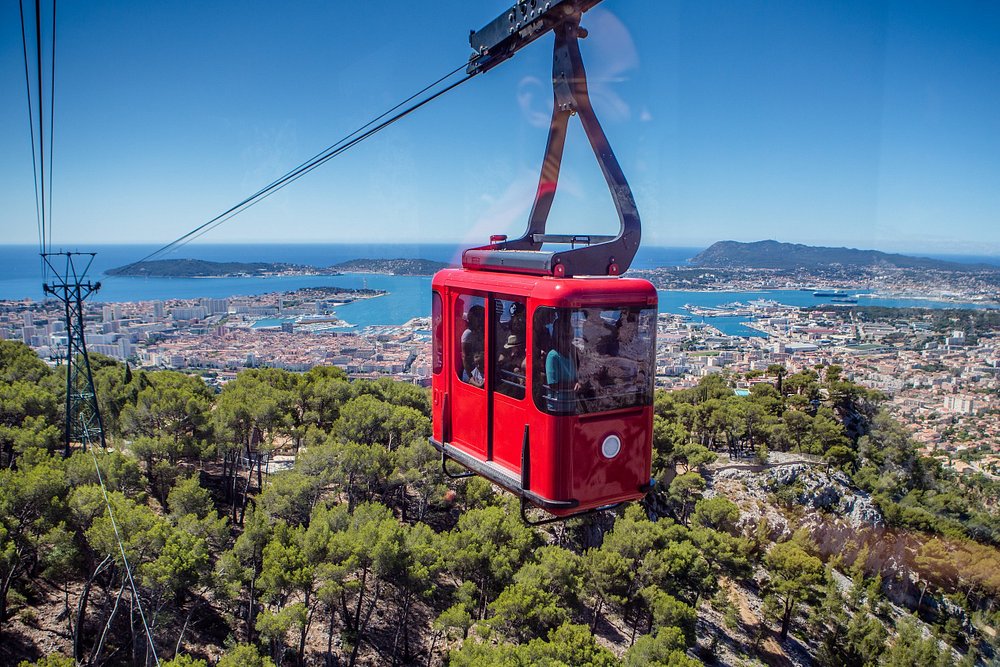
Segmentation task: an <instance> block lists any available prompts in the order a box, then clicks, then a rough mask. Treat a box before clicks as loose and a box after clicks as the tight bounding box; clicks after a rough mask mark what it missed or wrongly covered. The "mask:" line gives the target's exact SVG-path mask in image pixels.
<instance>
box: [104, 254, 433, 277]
mask: <svg viewBox="0 0 1000 667" xmlns="http://www.w3.org/2000/svg"><path fill="white" fill-rule="evenodd" d="M447 266H448V265H447V264H445V263H443V262H434V261H431V260H428V259H405V258H398V259H352V260H350V261H347V262H341V263H340V264H335V265H333V266H328V267H325V268H323V267H318V266H308V265H305V264H288V263H284V262H210V261H207V260H202V259H158V260H153V261H149V262H135V263H133V264H127V265H125V266H119V267H117V268H114V269H108V270H107V271H105V274H106V275H109V276H120V277H125V278H263V277H268V276H339V275H342V274H343V273H381V274H388V275H395V276H430V275H433V274H434V273H436V272H437V271H439V270H440V269H443V268H445V267H447Z"/></svg>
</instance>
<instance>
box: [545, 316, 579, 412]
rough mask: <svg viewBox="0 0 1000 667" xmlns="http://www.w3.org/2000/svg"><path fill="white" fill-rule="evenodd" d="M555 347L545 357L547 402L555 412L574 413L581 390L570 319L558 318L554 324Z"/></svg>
mask: <svg viewBox="0 0 1000 667" xmlns="http://www.w3.org/2000/svg"><path fill="white" fill-rule="evenodd" d="M553 338H554V345H553V347H552V349H551V350H549V352H548V354H547V355H546V357H545V384H546V385H547V387H548V392H547V400H548V405H549V409H550V410H552V411H553V412H573V411H574V410H575V409H576V398H577V397H576V394H577V392H578V391H579V390H580V382H579V380H578V379H577V372H576V369H577V365H576V359H575V357H576V355H575V354H574V352H575V349H574V347H573V326H572V323H571V322H570V320H569V318H568V317H558V318H557V319H556V321H555V323H554V324H553Z"/></svg>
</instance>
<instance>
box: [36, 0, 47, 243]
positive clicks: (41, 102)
mask: <svg viewBox="0 0 1000 667" xmlns="http://www.w3.org/2000/svg"><path fill="white" fill-rule="evenodd" d="M35 46H36V48H35V54H36V56H37V71H36V73H37V74H38V91H37V92H38V159H39V177H40V178H39V180H40V181H41V183H42V245H43V248H42V252H44V251H45V249H44V245H45V222H46V218H45V98H44V95H43V92H42V0H35Z"/></svg>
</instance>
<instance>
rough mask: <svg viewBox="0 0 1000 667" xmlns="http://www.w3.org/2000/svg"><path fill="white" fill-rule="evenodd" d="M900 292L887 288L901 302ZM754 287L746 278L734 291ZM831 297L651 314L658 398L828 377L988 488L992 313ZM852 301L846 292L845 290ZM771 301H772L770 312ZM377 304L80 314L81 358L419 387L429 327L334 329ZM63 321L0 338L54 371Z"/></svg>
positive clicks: (179, 303)
mask: <svg viewBox="0 0 1000 667" xmlns="http://www.w3.org/2000/svg"><path fill="white" fill-rule="evenodd" d="M704 273H705V271H704V270H702V271H701V274H702V275H704ZM771 280H773V277H768V278H766V281H771ZM905 280H906V279H905V277H901V278H899V281H905ZM899 281H897V284H896V285H895V288H896V289H900V288H905V284H904V285H901V284H898V282H899ZM748 283H749V279H748ZM762 285H763V282H762V279H761V275H760V274H758V275H757V276H756V282H755V283H753V284H752V285H751V284H748V285H746V286H745V287H747V288H755V289H760V288H761V287H762ZM786 286H790V285H786ZM843 286H846V285H841V284H840V283H837V282H833V283H827V289H828V290H829V291H828V292H818V294H825V295H829V296H830V297H831V298H830V304H829V305H827V306H813V307H806V308H800V307H794V306H788V305H783V304H781V303H779V301H778V300H772V299H756V300H749V301H747V302H735V303H729V304H724V305H721V306H717V307H711V308H709V307H702V306H686V307H685V310H686V311H687V314H684V315H681V314H672V313H665V312H661V313H660V315H659V318H658V333H657V350H656V365H657V377H656V384H657V387H659V388H663V389H668V390H669V389H678V388H685V387H691V386H694V385H695V384H697V382H698V381H699V380H700V379H701V378H702V377H704V376H706V375H711V374H723V375H725V376H727V377H730V378H731V379H732V381H733V383H734V386H735V387H736V391H746V390H747V389H749V387H750V386H752V384H754V383H756V382H773V381H774V378H773V377H769V376H768V374H767V373H768V368H769V367H771V366H773V365H775V364H780V365H782V366H784V367H785V369H786V371H787V372H788V373H794V372H797V371H800V370H804V369H811V368H814V367H816V366H820V365H825V366H829V365H838V366H840V367H841V368H842V369H843V370H842V374H843V376H844V377H845V378H847V379H850V380H853V381H855V382H857V383H859V384H861V385H863V386H866V387H869V388H871V389H875V390H878V391H880V392H882V393H883V394H884V395H885V396H886V397H887V401H886V405H887V407H888V409H889V411H890V412H891V413H892V415H893V416H894V417H895V418H896V419H898V420H899V421H900V422H901V423H903V424H905V425H907V427H908V428H909V430H910V431H911V433H912V435H913V437H914V438H915V439H916V441H917V442H919V443H920V445H921V447H922V449H923V452H924V453H925V454H927V455H932V456H936V457H938V458H939V460H940V461H941V462H942V464H944V465H946V466H950V467H952V468H954V469H955V470H956V471H958V472H960V473H961V472H963V471H965V470H969V471H981V472H984V473H986V474H991V475H1000V419H998V418H997V412H998V409H1000V404H998V399H997V397H998V394H1000V335H998V334H1000V313H998V312H997V311H996V310H972V309H969V310H961V311H959V310H947V311H940V312H939V313H934V311H929V310H925V309H913V310H912V312H911V311H909V310H906V309H883V310H884V313H878V312H877V311H878V309H868V310H874V311H876V313H875V315H873V313H872V312H864V313H861V312H858V311H857V301H858V299H857V298H853V297H850V296H838V295H841V294H842V292H841V291H840V289H841V287H843ZM850 287H851V288H852V289H853V290H857V285H856V284H854V285H851V286H850ZM967 287H968V288H969V289H966V290H961V289H959V290H956V289H955V286H954V284H953V283H950V284H949V285H948V286H947V288H946V290H945V291H947V292H948V293H949V294H950V295H951V296H952V298H955V297H958V298H961V299H963V300H965V301H968V300H970V299H973V298H975V297H977V296H979V295H980V292H979V290H981V289H983V286H982V284H981V283H980V282H977V281H973V282H971V283H970V284H969V285H968V286H967ZM730 289H731V287H730ZM800 289H801V288H800ZM781 294H782V292H780V291H779V292H775V299H780V298H781ZM384 295H385V293H384V292H382V291H379V290H369V289H347V288H336V287H327V288H310V289H302V290H297V291H294V292H283V293H270V294H263V295H258V296H243V297H233V298H223V299H218V298H198V299H168V300H162V301H139V302H132V303H114V304H103V303H99V302H94V303H88V304H87V305H86V309H85V331H86V339H87V346H88V351H89V352H90V353H97V354H102V355H106V356H108V357H112V358H114V359H117V360H120V361H128V362H129V363H130V364H132V365H133V366H135V367H137V368H169V369H178V370H185V371H188V372H191V373H196V374H198V375H200V376H202V377H203V378H204V379H205V381H206V382H207V383H208V384H209V385H210V386H214V387H216V388H219V387H220V386H221V385H223V384H225V383H226V382H228V381H230V380H232V379H233V378H235V376H236V373H237V372H238V371H240V370H241V369H243V368H254V367H274V368H283V369H287V370H291V371H305V370H308V369H309V368H312V367H314V366H320V365H333V366H337V367H339V368H342V369H343V370H345V371H346V372H347V373H348V375H349V376H351V377H353V378H377V377H391V378H394V379H397V380H402V381H406V382H410V383H414V384H417V385H421V386H429V384H430V376H431V368H432V364H431V358H430V318H429V317H416V318H413V319H411V320H409V321H408V322H406V323H404V324H401V325H377V326H366V327H363V328H359V327H354V326H351V325H350V324H349V323H347V322H344V321H342V320H341V319H340V318H338V316H337V309H338V308H339V307H341V306H343V305H344V304H347V303H351V302H353V301H356V300H359V299H378V298H380V297H382V296H384ZM837 301H840V302H841V303H837ZM862 310H865V309H862ZM941 313H944V315H942V314H941ZM959 313H961V314H965V315H966V316H967V317H965V318H964V319H963V318H962V317H959V316H958V315H957V314H959ZM63 316H64V315H63V312H62V311H61V309H60V308H58V307H57V304H56V303H55V302H50V301H42V302H39V301H31V300H20V301H2V302H0V336H2V337H3V338H7V339H12V340H20V341H23V342H24V343H25V344H27V345H29V346H31V347H32V348H33V349H34V350H35V351H36V352H37V353H38V355H39V356H40V357H41V358H43V359H46V360H48V361H49V363H52V364H57V363H59V359H60V357H61V356H64V354H65V347H66V331H65V324H64V321H63ZM717 317H721V318H729V319H732V318H734V317H738V318H739V319H740V320H741V324H742V325H743V326H744V327H747V329H748V330H751V331H752V333H753V334H754V335H749V336H735V335H729V334H726V333H724V332H723V331H722V330H720V328H718V327H717V326H715V325H713V320H714V319H715V318H717Z"/></svg>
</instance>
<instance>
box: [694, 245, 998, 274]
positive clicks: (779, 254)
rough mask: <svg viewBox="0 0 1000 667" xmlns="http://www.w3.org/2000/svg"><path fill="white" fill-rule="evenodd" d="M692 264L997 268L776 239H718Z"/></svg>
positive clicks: (935, 268) (786, 266)
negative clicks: (744, 241)
mask: <svg viewBox="0 0 1000 667" xmlns="http://www.w3.org/2000/svg"><path fill="white" fill-rule="evenodd" d="M690 261H691V263H692V264H694V265H696V266H704V267H718V268H744V269H807V270H809V269H828V268H832V267H841V268H857V269H863V268H878V267H886V268H888V267H895V268H899V269H934V270H939V271H964V272H977V271H1000V268H998V267H996V266H990V265H988V264H960V263H958V262H946V261H943V260H939V259H930V258H928V257H910V256H908V255H899V254H895V253H886V252H880V251H878V250H858V249H856V248H826V247H820V246H807V245H802V244H801V243H781V242H779V241H772V240H768V241H754V242H752V243H741V242H739V241H718V242H716V243H713V244H712V245H711V246H710V247H709V248H707V249H706V250H703V251H702V252H700V253H698V254H697V255H695V256H694V257H693V258H691V260H690Z"/></svg>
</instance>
